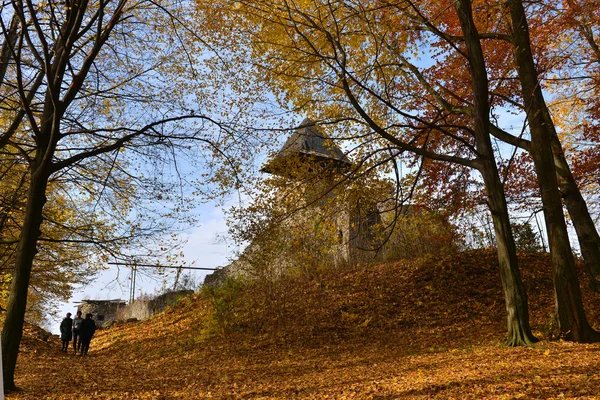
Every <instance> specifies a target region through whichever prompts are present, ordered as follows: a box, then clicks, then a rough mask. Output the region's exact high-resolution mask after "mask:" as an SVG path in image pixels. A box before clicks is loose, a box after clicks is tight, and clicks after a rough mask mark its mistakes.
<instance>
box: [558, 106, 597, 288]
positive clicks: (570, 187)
mask: <svg viewBox="0 0 600 400" xmlns="http://www.w3.org/2000/svg"><path fill="white" fill-rule="evenodd" d="M548 116H550V115H548ZM547 126H548V127H549V128H550V129H551V132H550V133H551V134H552V150H553V152H554V165H555V166H556V172H557V178H558V187H559V189H560V194H561V195H562V198H563V202H564V203H565V206H566V207H567V211H568V212H569V216H570V217H571V220H572V221H573V226H574V227H575V232H576V233H577V240H578V241H579V248H580V249H581V255H582V256H583V261H584V265H585V271H586V273H587V275H588V278H589V280H590V288H591V289H592V290H593V291H595V292H596V293H600V235H598V230H597V229H596V224H594V220H593V219H592V216H591V215H590V212H589V210H588V207H587V204H586V203H585V200H584V199H583V196H582V195H581V191H580V190H579V187H578V186H577V182H576V181H575V178H574V177H573V174H572V173H571V168H570V167H569V164H568V163H567V160H566V159H565V154H564V151H563V149H562V145H561V144H560V141H559V139H558V135H557V134H556V130H555V129H554V123H553V122H552V121H551V120H550V121H549V123H548V124H547Z"/></svg>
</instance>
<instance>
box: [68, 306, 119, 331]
mask: <svg viewBox="0 0 600 400" xmlns="http://www.w3.org/2000/svg"><path fill="white" fill-rule="evenodd" d="M126 304H127V303H126V302H124V301H121V300H82V301H81V304H80V305H79V307H77V310H78V311H81V313H82V316H83V318H85V315H86V314H92V319H93V320H94V321H95V322H96V326H98V327H99V328H105V327H107V326H109V325H110V324H112V323H113V322H114V321H115V319H116V318H117V314H118V313H119V310H121V309H123V308H124V307H125V306H126Z"/></svg>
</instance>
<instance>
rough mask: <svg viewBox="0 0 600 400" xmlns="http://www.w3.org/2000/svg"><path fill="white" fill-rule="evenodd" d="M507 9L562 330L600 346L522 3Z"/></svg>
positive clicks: (511, 0) (517, 1) (514, 0)
mask: <svg viewBox="0 0 600 400" xmlns="http://www.w3.org/2000/svg"><path fill="white" fill-rule="evenodd" d="M508 4H509V7H510V13H511V20H512V25H513V45H514V47H515V55H516V57H515V58H516V61H517V67H518V74H519V79H520V81H521V89H522V92H523V100H524V104H525V109H526V111H527V120H528V122H529V130H530V133H531V155H532V157H533V161H534V164H535V169H536V173H537V177H538V185H539V188H540V192H541V197H542V203H543V207H544V220H545V222H546V230H547V233H548V244H549V247H550V256H551V262H552V275H553V279H554V291H555V301H556V310H557V315H558V320H559V324H560V329H561V332H563V333H564V334H565V335H566V337H567V339H571V340H574V341H577V342H591V341H596V340H600V335H598V333H597V332H596V331H594V330H593V329H592V328H591V326H590V325H589V323H588V321H587V318H586V316H585V312H584V309H583V301H582V298H581V289H580V287H579V280H578V278H577V271H576V268H575V260H574V257H573V252H572V250H571V246H570V244H569V237H568V233H567V226H566V223H565V218H564V214H563V209H562V203H561V197H560V192H559V190H558V182H557V177H556V168H555V165H554V154H553V149H552V146H551V140H552V135H551V134H550V132H549V129H548V123H549V121H551V118H550V113H549V112H548V108H547V106H546V103H545V101H544V97H543V93H542V90H541V87H540V85H539V81H538V75H537V71H536V69H535V65H534V62H533V56H532V53H531V44H530V42H529V30H528V26H527V20H526V17H525V10H524V8H523V4H522V3H521V1H520V0H509V1H508Z"/></svg>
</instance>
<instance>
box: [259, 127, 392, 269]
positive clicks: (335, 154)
mask: <svg viewBox="0 0 600 400" xmlns="http://www.w3.org/2000/svg"><path fill="white" fill-rule="evenodd" d="M351 166H352V162H351V161H350V159H349V158H348V156H347V155H346V154H345V153H344V152H343V151H342V150H341V149H340V148H339V147H338V146H337V145H336V144H335V143H334V141H333V140H331V139H330V138H329V137H327V135H326V134H325V133H324V132H323V131H322V130H320V129H319V128H318V127H317V125H316V124H315V122H314V121H312V120H310V119H305V120H304V121H303V122H302V123H301V124H300V126H299V127H298V128H296V129H295V131H294V132H293V134H292V135H291V136H290V137H289V138H288V139H287V140H286V142H285V143H284V145H283V146H282V147H281V149H280V150H279V152H277V153H276V154H275V156H274V157H273V158H272V159H271V160H269V161H268V162H267V163H266V164H265V166H264V167H263V168H262V169H261V171H262V172H266V173H269V174H273V175H277V176H281V177H284V178H286V179H290V180H292V181H302V182H304V183H309V184H308V185H306V186H307V187H308V190H307V191H306V192H305V196H306V199H307V201H308V203H310V204H313V206H314V207H321V206H323V205H324V203H325V202H326V201H327V199H328V198H330V197H331V196H335V194H334V193H333V188H334V187H335V186H336V181H337V179H338V178H339V177H340V174H342V173H344V172H346V171H347V170H348V169H350V168H351ZM315 199H318V200H316V201H315ZM314 211H315V212H319V211H318V210H316V209H315V210H314ZM380 222H381V216H380V215H379V212H378V211H377V210H376V209H375V210H371V211H370V212H368V213H367V214H365V213H364V210H363V212H362V213H361V210H360V207H359V205H356V206H354V207H349V209H347V210H345V211H344V212H342V213H341V215H338V216H336V217H335V224H336V226H337V231H338V232H337V235H338V238H339V242H340V245H339V248H338V251H337V252H338V253H339V254H338V256H339V257H338V261H341V260H343V261H344V262H349V263H357V262H364V261H368V260H372V259H373V255H372V252H368V251H367V252H365V251H362V250H361V249H366V248H369V247H371V246H370V243H371V241H372V240H373V237H372V228H373V226H375V225H376V224H378V223H380Z"/></svg>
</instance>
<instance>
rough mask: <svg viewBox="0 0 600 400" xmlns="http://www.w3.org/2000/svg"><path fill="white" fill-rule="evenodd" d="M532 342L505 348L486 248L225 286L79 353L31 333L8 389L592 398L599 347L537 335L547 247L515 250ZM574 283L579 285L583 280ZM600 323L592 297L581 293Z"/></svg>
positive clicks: (196, 395)
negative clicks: (15, 378)
mask: <svg viewBox="0 0 600 400" xmlns="http://www.w3.org/2000/svg"><path fill="white" fill-rule="evenodd" d="M521 268H522V271H523V275H524V280H525V283H526V285H527V288H528V290H529V298H530V305H531V314H532V315H531V323H532V326H533V327H534V331H535V333H536V334H537V336H538V337H539V338H541V339H544V340H542V342H541V343H540V344H538V345H536V346H534V347H531V348H509V347H504V346H502V344H501V339H502V337H503V335H504V326H505V323H504V318H505V317H504V314H505V312H504V303H503V298H502V294H501V285H500V279H499V277H498V272H497V270H496V259H495V254H494V252H490V251H473V252H467V253H463V254H460V255H456V256H453V257H448V258H445V259H434V258H431V259H425V260H421V261H419V262H415V263H397V264H388V265H378V266H369V267H362V268H359V267H356V268H353V269H337V270H330V271H324V272H319V273H316V272H315V273H314V274H313V275H312V276H309V275H308V274H306V275H301V276H297V277H293V278H288V279H285V280H283V281H278V282H261V283H260V284H258V283H257V284H253V285H248V284H247V285H242V284H240V283H239V282H237V283H236V282H233V283H231V282H230V283H229V284H228V285H227V286H225V287H224V288H222V289H219V290H217V291H214V292H213V293H212V295H211V294H209V293H207V292H206V291H205V292H204V293H202V294H198V295H195V296H193V297H190V298H187V299H185V300H184V301H182V302H181V303H180V304H179V305H178V306H177V307H175V308H174V309H171V310H168V311H167V312H165V313H163V314H160V315H157V316H155V317H154V318H152V319H150V320H148V321H144V322H139V323H132V324H125V325H119V326H115V327H113V328H111V329H108V330H106V331H103V332H101V333H100V334H98V336H97V337H96V338H95V339H94V341H93V342H92V350H91V353H90V356H89V357H87V358H79V357H75V356H73V355H72V354H68V355H63V354H62V353H60V351H59V350H60V348H59V345H58V343H56V344H55V345H53V346H48V345H41V344H40V345H37V347H36V344H35V343H34V342H31V343H30V342H27V343H30V345H28V346H29V347H27V348H26V350H25V351H23V352H22V353H21V354H20V358H19V364H18V376H19V377H20V378H19V380H18V382H17V384H18V385H19V386H20V387H21V388H22V389H23V391H22V392H20V393H16V394H12V395H10V396H9V397H8V398H9V399H40V398H44V399H81V398H83V399H85V398H89V399H146V398H148V399H171V398H181V399H204V398H223V399H228V398H263V399H266V398H269V399H283V398H314V399H322V398H353V399H369V398H372V399H395V398H403V399H404V398H409V399H410V398H414V399H420V398H432V397H435V398H477V399H480V398H498V399H509V398H563V397H567V398H594V396H600V375H599V373H598V365H600V351H598V350H599V349H600V348H599V347H598V345H597V344H595V345H579V344H572V343H569V342H564V341H562V340H554V341H549V340H547V335H548V334H549V333H550V331H551V330H552V329H551V328H552V327H551V324H550V320H551V319H550V313H551V312H552V309H553V294H552V283H551V279H550V269H549V266H548V260H547V257H546V256H540V255H534V254H523V255H522V256H521ZM583 286H585V282H584V283H583ZM584 296H585V299H586V308H587V311H588V315H589V319H590V321H592V323H593V324H594V326H595V327H596V328H600V296H598V295H594V294H592V293H591V292H589V291H587V290H585V291H584Z"/></svg>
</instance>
